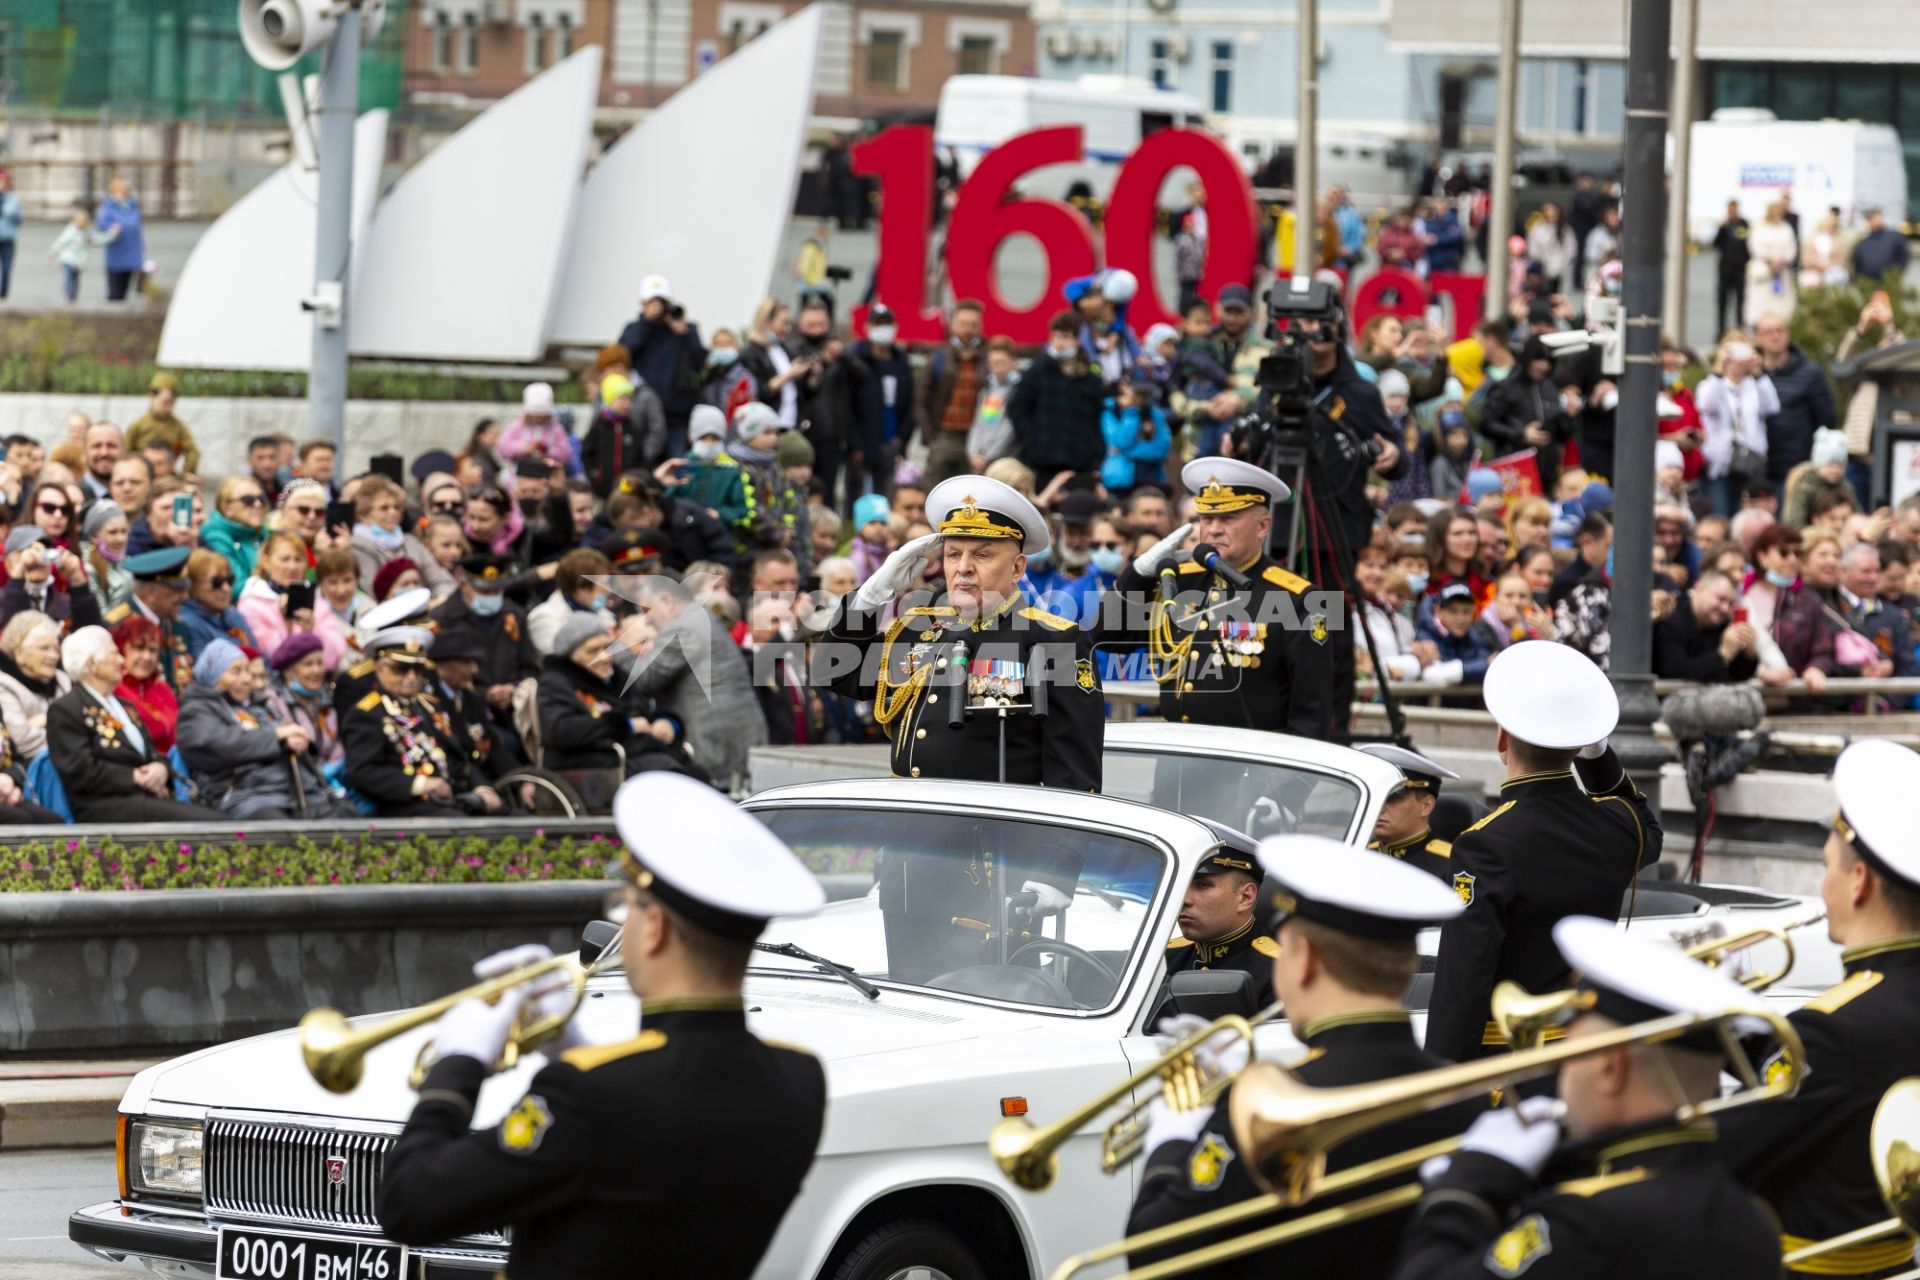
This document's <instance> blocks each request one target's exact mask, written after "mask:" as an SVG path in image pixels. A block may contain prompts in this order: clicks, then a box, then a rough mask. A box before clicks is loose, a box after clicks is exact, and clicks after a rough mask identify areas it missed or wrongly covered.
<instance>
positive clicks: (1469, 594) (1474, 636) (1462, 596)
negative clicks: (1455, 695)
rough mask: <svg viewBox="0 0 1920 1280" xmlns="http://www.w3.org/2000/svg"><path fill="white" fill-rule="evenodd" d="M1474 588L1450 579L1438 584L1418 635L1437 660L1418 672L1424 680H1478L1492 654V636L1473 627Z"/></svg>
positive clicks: (1446, 682)
mask: <svg viewBox="0 0 1920 1280" xmlns="http://www.w3.org/2000/svg"><path fill="white" fill-rule="evenodd" d="M1475 612H1476V609H1475V605H1474V599H1473V588H1472V587H1469V586H1468V585H1467V584H1466V583H1464V582H1449V583H1448V584H1447V585H1446V586H1444V587H1442V588H1440V596H1439V599H1438V600H1436V601H1435V602H1434V606H1433V613H1432V616H1431V617H1430V618H1428V619H1427V620H1425V621H1423V622H1422V623H1421V624H1420V638H1421V639H1422V640H1427V641H1431V642H1432V643H1433V645H1434V647H1435V648H1437V649H1438V650H1439V651H1440V660H1439V661H1438V662H1436V663H1434V664H1433V665H1432V666H1430V667H1428V668H1427V669H1426V670H1424V671H1422V672H1421V673H1420V679H1421V682H1422V683H1424V684H1479V683H1480V681H1481V679H1482V678H1484V677H1485V676H1486V674H1487V664H1488V662H1490V661H1491V660H1492V658H1493V645H1492V641H1491V639H1490V638H1489V637H1488V636H1487V635H1486V634H1485V633H1484V632H1483V631H1476V629H1475V626H1474V614H1475Z"/></svg>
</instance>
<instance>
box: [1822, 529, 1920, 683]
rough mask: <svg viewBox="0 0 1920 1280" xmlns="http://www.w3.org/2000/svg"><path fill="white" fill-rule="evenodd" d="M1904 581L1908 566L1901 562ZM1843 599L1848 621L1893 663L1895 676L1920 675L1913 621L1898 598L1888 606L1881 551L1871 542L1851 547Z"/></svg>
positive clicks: (1846, 558) (1842, 586) (1843, 563)
mask: <svg viewBox="0 0 1920 1280" xmlns="http://www.w3.org/2000/svg"><path fill="white" fill-rule="evenodd" d="M1900 568H1901V570H1902V574H1901V576H1902V578H1904V576H1905V574H1904V570H1905V568H1906V564H1905V562H1904V561H1902V562H1901V565H1900ZM1840 596H1841V599H1842V601H1843V602H1844V603H1845V605H1846V607H1847V622H1848V623H1849V624H1850V625H1851V626H1852V627H1853V629H1854V630H1855V631H1857V632H1859V633H1860V634H1861V635H1863V636H1865V637H1866V638H1867V639H1868V640H1870V641H1872V642H1873V647H1874V649H1875V650H1876V651H1877V652H1878V653H1879V654H1880V657H1881V659H1882V660H1883V661H1884V662H1888V663H1891V664H1892V669H1891V672H1890V674H1892V675H1895V676H1901V677H1905V676H1914V675H1920V660H1916V659H1915V656H1914V650H1913V619H1912V616H1911V615H1910V614H1909V613H1908V612H1907V611H1906V610H1905V609H1903V608H1901V607H1900V604H1899V596H1898V594H1896V595H1895V597H1894V600H1893V602H1891V603H1889V602H1888V600H1887V599H1886V598H1885V596H1884V595H1883V593H1882V590H1881V566H1880V552H1879V550H1878V549H1877V548H1876V547H1875V546H1874V545H1873V544H1872V543H1871V542H1856V543H1854V544H1853V545H1852V546H1850V547H1848V548H1847V550H1846V554H1845V556H1844V557H1843V558H1842V561H1841V566H1840Z"/></svg>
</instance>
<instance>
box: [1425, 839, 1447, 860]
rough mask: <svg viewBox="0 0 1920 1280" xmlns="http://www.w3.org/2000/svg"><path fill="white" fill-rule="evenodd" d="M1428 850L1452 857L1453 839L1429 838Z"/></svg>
mask: <svg viewBox="0 0 1920 1280" xmlns="http://www.w3.org/2000/svg"><path fill="white" fill-rule="evenodd" d="M1427 852H1428V853H1431V854H1433V855H1435V856H1436V857H1441V858H1451V857H1452V856H1453V841H1451V840H1429V841H1427Z"/></svg>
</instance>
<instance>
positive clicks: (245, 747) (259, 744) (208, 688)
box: [179, 640, 357, 819]
mask: <svg viewBox="0 0 1920 1280" xmlns="http://www.w3.org/2000/svg"><path fill="white" fill-rule="evenodd" d="M254 695H255V686H254V675H253V660H252V659H251V658H249V657H248V656H247V655H246V654H244V653H242V652H241V651H240V647H239V646H238V645H236V644H234V643H233V642H232V641H230V640H215V641H213V642H212V643H211V644H209V645H208V646H207V647H206V648H205V649H203V650H201V652H200V657H199V659H198V660H196V661H195V662H194V664H193V683H192V684H191V685H188V686H187V690H186V692H185V693H183V694H181V695H180V729H179V736H180V758H181V759H182V760H185V761H186V763H187V768H188V769H190V770H191V771H192V772H193V776H194V778H195V780H196V781H197V782H198V783H199V784H200V798H201V801H202V802H203V803H206V804H209V805H212V806H214V807H215V808H218V809H219V810H220V812H222V813H224V814H227V815H228V816H229V817H234V818H264V819H275V818H281V819H285V818H296V817H313V818H336V817H337V818H350V817H355V816H357V811H355V810H353V809H352V808H351V806H347V805H338V806H337V807H336V802H335V801H334V799H333V798H332V796H331V795H330V794H329V793H328V790H327V783H326V779H325V778H323V777H322V776H321V775H320V771H319V769H317V768H315V767H314V764H313V761H312V759H311V758H310V757H309V756H308V754H307V752H308V750H309V748H311V747H312V746H313V740H312V738H311V737H310V736H309V735H308V733H307V730H306V728H305V727H304V726H303V725H300V724H297V723H295V722H294V721H293V720H291V719H280V718H278V717H277V716H276V715H275V714H274V711H273V707H272V704H270V703H269V702H267V701H266V700H265V699H264V698H257V697H255V696H254Z"/></svg>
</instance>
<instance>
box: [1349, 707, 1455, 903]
mask: <svg viewBox="0 0 1920 1280" xmlns="http://www.w3.org/2000/svg"><path fill="white" fill-rule="evenodd" d="M1360 750H1362V751H1364V752H1366V753H1367V754H1368V755H1370V756H1378V757H1380V758H1381V759H1382V760H1385V761H1386V762H1387V763H1388V764H1390V765H1392V766H1393V767H1394V768H1396V769H1398V770H1399V771H1400V778H1401V782H1400V785H1399V786H1397V787H1395V788H1394V789H1393V791H1392V793H1390V794H1389V795H1388V796H1387V802H1386V803H1385V804H1383V805H1381V806H1380V816H1379V817H1378V818H1375V819H1374V821H1373V839H1372V840H1370V841H1368V842H1367V848H1369V849H1377V850H1378V851H1379V852H1381V853H1384V854H1386V855H1388V856H1389V857H1393V858H1398V859H1400V860H1401V861H1402V862H1405V863H1407V864H1408V865H1410V866H1415V867H1419V868H1420V869H1421V870H1422V871H1426V872H1430V873H1432V874H1433V875H1436V876H1439V877H1440V878H1441V879H1442V880H1445V881H1447V882H1448V883H1449V884H1451V883H1452V881H1453V844H1452V842H1450V841H1447V840H1442V839H1440V837H1438V836H1436V835H1434V834H1433V821H1432V819H1433V806H1434V804H1435V802H1436V801H1438V800H1439V799H1440V782H1441V780H1442V779H1445V778H1451V779H1455V780H1458V778H1459V777H1460V775H1459V774H1457V773H1455V772H1454V771H1453V770H1451V769H1449V768H1447V767H1446V766H1445V765H1441V764H1435V763H1434V762H1433V761H1431V760H1429V759H1427V758H1426V757H1425V756H1423V755H1421V754H1420V753H1419V752H1418V751H1409V750H1407V749H1406V748H1405V747H1396V746H1394V745H1393V744H1392V743H1390V742H1369V743H1366V744H1365V745H1363V746H1362V747H1361V748H1360Z"/></svg>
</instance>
